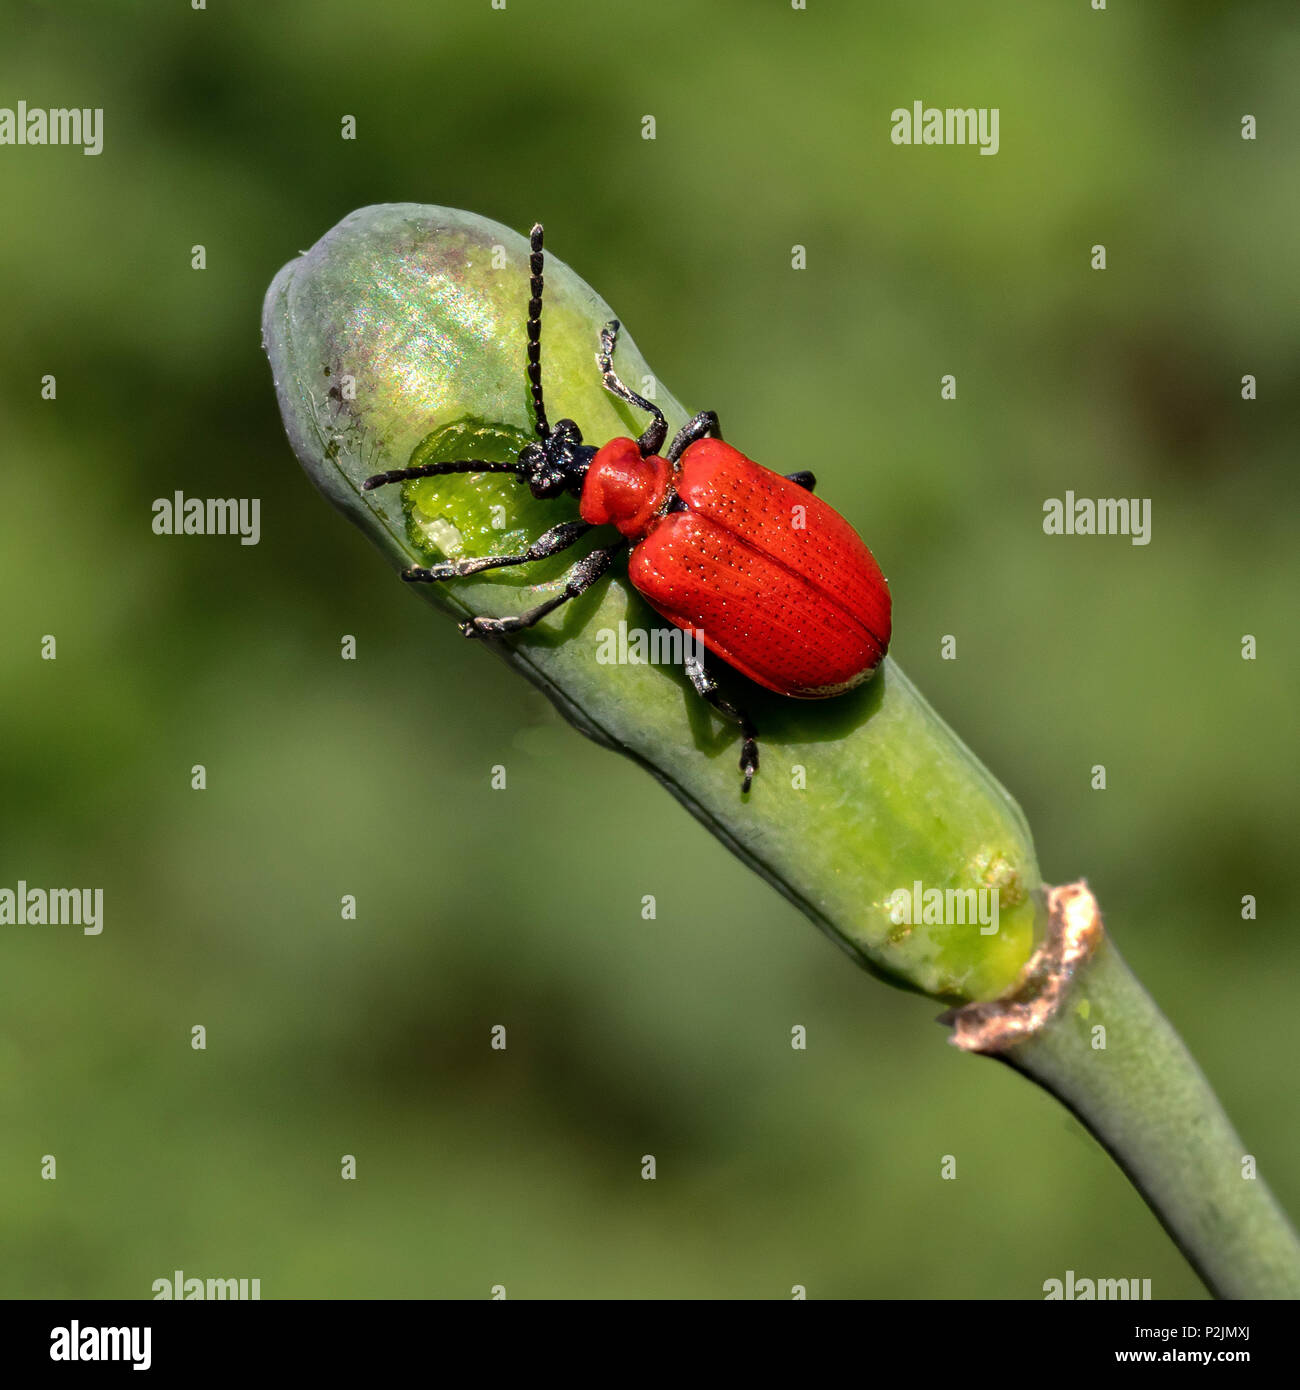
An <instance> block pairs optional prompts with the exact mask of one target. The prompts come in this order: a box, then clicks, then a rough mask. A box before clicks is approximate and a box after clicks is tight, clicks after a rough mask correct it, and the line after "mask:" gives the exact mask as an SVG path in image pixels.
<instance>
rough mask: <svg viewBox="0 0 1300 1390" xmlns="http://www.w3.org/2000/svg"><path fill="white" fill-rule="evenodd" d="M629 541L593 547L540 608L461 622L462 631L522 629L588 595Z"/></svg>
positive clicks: (491, 633) (484, 632)
mask: <svg viewBox="0 0 1300 1390" xmlns="http://www.w3.org/2000/svg"><path fill="white" fill-rule="evenodd" d="M626 544H627V541H626V540H621V541H618V542H616V543H615V544H614V545H609V546H606V547H605V548H604V549H603V550H593V551H592V552H591V554H590V555H586V556H584V557H583V558H582V559H581V560H579V561H578V563H577V564H576V565H574V567H573V568H572V569H571V570H570V571H569V577H568V581H567V582H566V584H565V586H564V588H563V589H562V590H561V591H560V592H559V593H558V594H556V596H555V597H554V598H548V599H547V600H546V602H545V603H539V604H538V605H537V607H536V608H530V609H528V611H527V612H525V613H520V614H518V615H517V616H516V617H513V618H471V619H470V620H469V622H467V623H461V625H460V630H461V631H462V632H463V633H464V634H465V636H466V637H488V636H495V635H496V634H497V633H501V632H519V631H520V630H521V629H522V628H526V627H532V625H533V624H534V623H536V622H539V621H540V620H541V619H542V618H544V617H545V616H546V615H547V614H548V613H553V612H555V610H556V609H557V608H558V607H559V606H560V605H561V604H562V603H568V601H569V600H570V599H571V598H577V597H578V595H579V594H585V593H586V592H587V590H588V589H590V588H591V586H592V585H593V584H594V583H595V582H596V581H597V580H598V579H599V578H600V577H601V576H602V575H603V574H604V573H605V571H606V570H607V569H608V568H609V566H610V563H611V562H612V561H613V559H614V556H615V555H617V554H618V552H619V551H620V550H622V549H623V547H624V546H625V545H626Z"/></svg>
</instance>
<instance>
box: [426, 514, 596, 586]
mask: <svg viewBox="0 0 1300 1390" xmlns="http://www.w3.org/2000/svg"><path fill="white" fill-rule="evenodd" d="M590 530H591V523H590V522H588V521H562V522H560V524H559V525H558V526H552V527H551V529H550V530H549V531H543V532H542V534H541V535H540V536H538V538H537V539H536V540H535V541H534V542H533V543H532V545H530V546H529V547H528V549H527V550H525V551H524V552H523V553H522V554H519V555H473V556H470V557H468V558H467V559H464V560H444V561H443V563H442V564H440V565H430V566H429V568H428V569H423V568H421V567H420V566H418V565H415V566H413V567H412V568H411V569H409V570H403V571H402V578H403V579H405V580H406V582H407V583H408V584H437V583H440V582H441V581H442V580H444V579H463V578H464V577H465V576H466V575H469V574H479V573H481V572H482V571H483V570H494V569H501V568H502V567H503V566H506V565H527V564H531V563H532V561H534V560H545V559H546V558H547V556H548V555H558V554H559V553H560V551H561V550H567V549H568V548H569V547H570V546H571V545H572V544H573V543H574V541H576V540H578V539H579V537H581V536H584V535H586V533H587V532H588V531H590Z"/></svg>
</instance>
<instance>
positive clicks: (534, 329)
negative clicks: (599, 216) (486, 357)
mask: <svg viewBox="0 0 1300 1390" xmlns="http://www.w3.org/2000/svg"><path fill="white" fill-rule="evenodd" d="M528 245H529V247H530V248H531V255H530V256H529V257H528V270H529V281H528V288H529V291H530V296H531V297H530V298H529V300H528V386H529V389H530V390H531V391H532V393H533V413H534V414H535V415H536V416H537V437H538V438H539V439H545V438H546V436H547V435H548V434H550V432H551V427H550V425H548V424H547V422H546V406H545V405H544V404H543V403H542V283H543V282H542V263H543V260H544V257H543V256H542V224H541V223H540V222H537V223H535V224H534V226H533V230H532V231H531V232H530V233H529V236H528Z"/></svg>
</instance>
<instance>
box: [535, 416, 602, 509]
mask: <svg viewBox="0 0 1300 1390" xmlns="http://www.w3.org/2000/svg"><path fill="white" fill-rule="evenodd" d="M595 456H596V450H595V449H593V448H592V446H591V445H590V444H584V443H583V442H582V431H581V430H580V429H579V428H578V427H577V425H575V424H574V423H573V421H572V420H557V421H556V422H555V426H554V428H553V429H552V430H551V431H550V432H549V433H548V434H547V435H546V437H545V438H544V439H543V440H542V441H541V442H540V443H538V444H525V445H524V447H523V448H522V449H521V450H520V451H519V479H520V481H521V482H524V483H527V484H528V486H529V488H530V489H531V490H532V494H533V496H534V497H558V496H559V495H560V493H562V492H572V493H574V494H575V495H576V494H577V493H579V492H581V491H582V483H583V480H584V479H585V478H586V476H587V468H588V467H589V465H590V464H591V461H592V459H593V458H595Z"/></svg>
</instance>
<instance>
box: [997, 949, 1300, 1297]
mask: <svg viewBox="0 0 1300 1390" xmlns="http://www.w3.org/2000/svg"><path fill="white" fill-rule="evenodd" d="M1098 1025H1101V1026H1102V1027H1104V1029H1105V1047H1104V1048H1100V1047H1096V1046H1094V1040H1095V1039H1096V1038H1097V1037H1098V1036H1099V1035H1098V1034H1096V1033H1095V1031H1094V1030H1095V1029H1096V1028H1097V1026H1098ZM996 1055H997V1056H999V1058H1000V1060H1002V1061H1005V1062H1007V1063H1008V1064H1010V1065H1011V1066H1012V1067H1014V1068H1015V1069H1016V1070H1017V1071H1019V1072H1022V1073H1023V1074H1024V1075H1025V1076H1027V1077H1029V1078H1030V1079H1031V1080H1032V1081H1036V1082H1037V1083H1038V1084H1039V1085H1040V1086H1042V1087H1043V1088H1044V1089H1045V1090H1047V1091H1049V1092H1050V1093H1051V1094H1052V1095H1054V1096H1055V1097H1056V1098H1057V1099H1058V1100H1059V1101H1060V1102H1061V1103H1062V1104H1063V1105H1065V1106H1067V1107H1068V1108H1069V1109H1070V1110H1071V1111H1073V1113H1074V1114H1075V1115H1076V1116H1077V1117H1078V1118H1079V1119H1080V1120H1081V1121H1082V1122H1083V1124H1084V1125H1086V1126H1087V1128H1088V1129H1089V1131H1090V1132H1091V1133H1092V1134H1093V1135H1094V1136H1095V1137H1096V1139H1097V1141H1098V1142H1099V1143H1100V1144H1101V1145H1102V1146H1103V1147H1104V1148H1105V1149H1106V1150H1107V1151H1108V1152H1109V1153H1110V1155H1111V1157H1113V1158H1114V1160H1115V1161H1116V1163H1118V1164H1119V1166H1120V1168H1121V1169H1123V1171H1124V1173H1125V1174H1126V1175H1127V1176H1128V1178H1129V1179H1130V1180H1131V1181H1132V1183H1133V1184H1134V1186H1135V1187H1136V1188H1137V1189H1138V1191H1139V1192H1140V1193H1141V1194H1142V1196H1143V1197H1144V1198H1145V1200H1146V1202H1147V1204H1148V1205H1149V1206H1150V1208H1151V1210H1152V1211H1153V1212H1154V1213H1155V1215H1156V1216H1157V1217H1158V1218H1159V1220H1160V1222H1161V1224H1162V1225H1163V1226H1164V1228H1165V1230H1166V1231H1168V1233H1169V1235H1170V1236H1171V1237H1172V1238H1173V1240H1174V1242H1175V1243H1176V1244H1177V1245H1178V1247H1179V1249H1180V1250H1182V1252H1183V1254H1184V1255H1186V1257H1187V1259H1188V1260H1189V1261H1190V1262H1191V1264H1192V1266H1193V1267H1194V1268H1195V1270H1196V1272H1197V1273H1198V1274H1199V1275H1200V1276H1201V1278H1202V1279H1203V1280H1204V1281H1205V1284H1206V1286H1207V1287H1208V1288H1209V1290H1210V1292H1211V1293H1213V1294H1215V1295H1216V1296H1217V1297H1220V1298H1300V1239H1297V1236H1296V1233H1295V1231H1294V1229H1293V1228H1292V1226H1291V1224H1290V1222H1289V1221H1288V1220H1287V1217H1286V1214H1285V1213H1284V1212H1283V1211H1282V1209H1281V1207H1280V1206H1279V1205H1278V1203H1277V1201H1276V1199H1275V1198H1274V1196H1273V1194H1272V1193H1271V1192H1270V1191H1269V1189H1268V1186H1267V1184H1266V1183H1265V1182H1264V1180H1263V1178H1262V1177H1254V1178H1251V1177H1247V1176H1245V1175H1244V1173H1245V1164H1244V1162H1243V1160H1245V1158H1246V1156H1247V1154H1248V1152H1249V1151H1248V1150H1247V1149H1246V1147H1245V1145H1243V1144H1242V1142H1241V1140H1240V1139H1239V1138H1238V1137H1237V1132H1236V1130H1234V1129H1233V1127H1232V1124H1231V1122H1230V1121H1229V1119H1228V1117H1227V1115H1225V1114H1224V1111H1223V1107H1222V1106H1221V1105H1220V1104H1219V1101H1218V1099H1217V1097H1216V1096H1215V1094H1214V1092H1213V1091H1212V1090H1211V1089H1210V1084H1209V1082H1208V1081H1207V1080H1206V1079H1205V1076H1204V1074H1203V1073H1202V1072H1201V1070H1200V1068H1199V1067H1198V1066H1197V1065H1196V1062H1195V1061H1194V1060H1193V1058H1192V1055H1191V1053H1189V1052H1188V1050H1187V1048H1186V1046H1185V1045H1184V1044H1183V1041H1182V1039H1181V1038H1180V1037H1179V1036H1178V1034H1177V1033H1176V1032H1175V1031H1174V1029H1173V1027H1172V1026H1171V1025H1170V1023H1169V1021H1168V1019H1166V1018H1165V1016H1164V1015H1163V1014H1162V1013H1161V1012H1160V1010H1159V1008H1157V1006H1156V1004H1155V1002H1154V1001H1153V1000H1152V998H1151V996H1150V995H1149V994H1148V993H1147V992H1146V990H1145V989H1144V988H1143V987H1142V984H1141V982H1140V981H1139V980H1138V979H1137V977H1136V976H1135V975H1134V974H1133V972H1132V971H1131V970H1130V969H1129V968H1128V966H1127V964H1126V963H1125V962H1124V959H1123V957H1122V956H1121V955H1120V953H1119V951H1118V950H1117V949H1116V948H1115V946H1114V944H1113V943H1112V942H1111V941H1110V940H1109V939H1107V938H1105V937H1103V938H1102V940H1101V941H1100V943H1099V945H1098V947H1097V949H1096V950H1095V951H1094V952H1093V954H1092V956H1091V957H1089V959H1088V960H1087V961H1086V962H1085V963H1084V964H1083V965H1082V966H1080V968H1079V971H1078V974H1077V975H1076V977H1075V980H1074V983H1073V986H1072V988H1071V993H1070V997H1069V1000H1068V1002H1067V1005H1066V1007H1065V1008H1063V1009H1062V1010H1061V1012H1060V1013H1058V1014H1057V1015H1056V1017H1055V1018H1054V1019H1052V1021H1051V1022H1050V1023H1049V1024H1048V1025H1047V1026H1046V1027H1045V1028H1044V1029H1043V1030H1042V1031H1041V1032H1040V1033H1038V1034H1037V1035H1036V1036H1035V1037H1033V1038H1031V1039H1029V1040H1028V1041H1026V1042H1024V1043H1021V1044H1019V1045H1017V1046H1016V1047H1014V1048H1011V1049H1009V1050H1008V1051H1006V1052H1004V1053H1000V1054H996Z"/></svg>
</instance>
